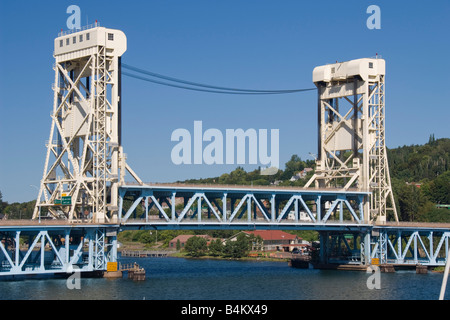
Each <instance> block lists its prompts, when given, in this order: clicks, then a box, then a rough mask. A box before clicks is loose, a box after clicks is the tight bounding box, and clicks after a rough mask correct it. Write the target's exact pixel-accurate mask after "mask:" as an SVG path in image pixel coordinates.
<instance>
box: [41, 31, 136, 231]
mask: <svg viewBox="0 0 450 320" xmlns="http://www.w3.org/2000/svg"><path fill="white" fill-rule="evenodd" d="M54 45H55V48H54V57H55V65H54V70H55V83H54V84H53V91H54V104H53V111H52V113H51V119H52V125H51V130H50V138H49V140H48V142H47V145H46V147H47V155H46V159H45V165H44V173H43V177H42V180H41V185H40V191H39V196H38V199H37V203H36V207H35V210H34V214H33V218H34V219H37V218H38V216H40V213H41V208H43V207H45V208H47V209H48V212H49V213H50V214H51V215H52V216H53V217H56V218H64V219H69V220H76V219H86V218H88V219H90V220H91V221H93V222H95V223H103V222H115V221H117V210H118V206H117V200H118V186H119V182H120V181H123V180H124V175H125V170H126V169H127V170H128V171H129V172H130V173H131V174H132V175H133V177H135V179H137V180H139V178H138V177H137V176H136V175H135V174H134V172H133V171H132V170H131V169H130V168H129V167H128V166H127V165H126V162H125V154H124V153H123V149H122V146H121V132H120V131H121V128H120V125H121V120H120V117H121V115H120V113H121V101H120V99H121V79H120V78H121V74H120V72H121V71H120V70H121V67H120V63H121V60H120V58H121V56H122V55H123V54H124V53H125V51H126V49H127V42H126V36H125V34H124V33H123V32H122V31H119V30H113V29H107V28H103V27H100V26H98V24H95V25H94V26H92V28H85V29H84V30H82V31H79V32H75V33H69V34H64V33H63V34H62V35H60V36H59V37H57V38H56V39H55V42H54ZM119 180H120V181H119Z"/></svg>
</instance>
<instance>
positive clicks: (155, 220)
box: [119, 185, 368, 229]
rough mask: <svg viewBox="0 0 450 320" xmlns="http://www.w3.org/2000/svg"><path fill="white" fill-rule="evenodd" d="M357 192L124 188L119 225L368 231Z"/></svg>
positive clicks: (362, 194)
mask: <svg viewBox="0 0 450 320" xmlns="http://www.w3.org/2000/svg"><path fill="white" fill-rule="evenodd" d="M366 201H368V193H366V192H360V191H354V192H352V191H348V190H347V191H345V192H344V191H332V190H311V189H308V190H303V189H294V188H284V189H282V188H262V187H260V188H258V187H255V188H252V189H251V190H250V189H248V188H246V187H245V186H243V187H239V186H233V187H231V186H201V185H198V186H183V185H142V186H136V185H124V186H121V187H120V188H119V221H120V223H121V224H123V225H126V226H128V227H131V226H132V225H136V226H140V227H143V226H148V227H150V226H151V227H152V228H159V229H179V228H187V229H189V228H195V229H198V228H205V229H214V228H216V229H217V228H219V229H223V228H230V229H248V228H258V229H299V228H304V229H311V228H313V229H316V228H319V229H320V228H330V227H333V228H337V229H342V228H348V227H363V226H367V214H366V213H365V211H364V203H365V202H366Z"/></svg>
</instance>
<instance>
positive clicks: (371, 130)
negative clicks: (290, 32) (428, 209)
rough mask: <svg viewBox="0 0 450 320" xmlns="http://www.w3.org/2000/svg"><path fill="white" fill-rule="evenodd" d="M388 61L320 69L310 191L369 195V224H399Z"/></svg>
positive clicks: (316, 78)
mask: <svg viewBox="0 0 450 320" xmlns="http://www.w3.org/2000/svg"><path fill="white" fill-rule="evenodd" d="M384 78H385V61H384V60H383V59H378V58H375V59H368V58H365V59H357V60H351V61H346V62H340V63H335V64H329V65H324V66H320V67H316V68H315V69H314V71H313V81H314V83H315V84H316V86H317V89H318V132H319V136H318V158H317V162H316V172H315V174H314V176H313V177H312V178H311V179H310V180H309V181H308V183H307V185H306V187H308V186H316V187H319V188H329V187H334V188H342V190H348V189H349V188H357V189H359V190H364V191H370V192H371V193H372V195H371V200H370V202H369V203H368V204H367V205H368V206H369V207H368V210H367V211H368V212H370V219H371V220H377V221H379V222H384V221H386V219H387V217H388V211H392V218H394V219H395V220H396V221H398V216H397V210H396V208H395V202H394V197H393V193H392V188H391V181H390V176H389V166H388V160H387V155H386V145H385V91H384V89H385V83H384Z"/></svg>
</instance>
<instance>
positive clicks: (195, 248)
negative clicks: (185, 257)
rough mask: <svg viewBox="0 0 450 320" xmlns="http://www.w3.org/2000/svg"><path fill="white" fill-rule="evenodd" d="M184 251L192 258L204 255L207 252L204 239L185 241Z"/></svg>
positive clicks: (196, 238)
mask: <svg viewBox="0 0 450 320" xmlns="http://www.w3.org/2000/svg"><path fill="white" fill-rule="evenodd" d="M184 249H185V250H186V251H187V252H188V254H189V255H190V256H192V257H200V256H203V255H205V253H206V250H207V243H206V240H205V239H204V238H201V237H196V236H194V237H190V238H189V239H188V240H187V241H186V245H185V246H184Z"/></svg>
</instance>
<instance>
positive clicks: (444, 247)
mask: <svg viewBox="0 0 450 320" xmlns="http://www.w3.org/2000/svg"><path fill="white" fill-rule="evenodd" d="M449 240H450V228H449V227H448V226H446V227H444V226H442V227H435V228H426V227H400V226H397V227H395V226H394V227H389V226H385V227H375V228H374V229H373V230H372V232H371V258H377V259H379V261H380V263H381V264H393V265H405V266H407V265H424V266H445V263H446V259H447V257H448V254H449V248H450V247H449Z"/></svg>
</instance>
